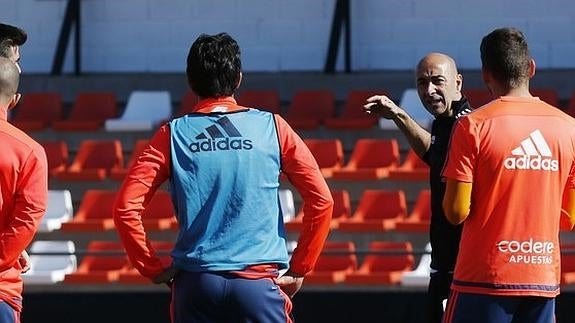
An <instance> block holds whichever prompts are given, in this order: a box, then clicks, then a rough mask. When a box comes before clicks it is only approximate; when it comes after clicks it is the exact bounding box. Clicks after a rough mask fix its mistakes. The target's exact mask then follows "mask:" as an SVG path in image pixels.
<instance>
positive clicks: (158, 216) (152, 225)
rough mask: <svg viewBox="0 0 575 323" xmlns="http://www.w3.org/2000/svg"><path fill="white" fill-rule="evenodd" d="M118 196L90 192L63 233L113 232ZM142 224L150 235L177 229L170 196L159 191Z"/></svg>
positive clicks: (67, 223)
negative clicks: (114, 212)
mask: <svg viewBox="0 0 575 323" xmlns="http://www.w3.org/2000/svg"><path fill="white" fill-rule="evenodd" d="M116 194H117V192H116V191H108V190H96V189H90V190H87V191H86V192H85V193H84V196H83V197H82V202H81V203H80V206H79V208H78V210H77V211H76V213H75V214H74V217H73V218H72V220H71V221H68V222H65V223H62V227H61V229H60V230H61V231H63V232H72V231H75V232H99V231H107V230H112V229H114V219H113V215H112V211H113V209H112V208H113V206H114V202H115V200H116ZM142 222H143V223H144V227H145V228H146V230H148V231H159V230H170V229H172V228H173V227H174V222H176V220H175V217H174V208H173V205H172V200H171V196H170V194H169V193H168V192H166V191H163V190H158V191H156V193H155V194H154V196H153V197H152V199H151V200H150V202H149V204H148V205H147V206H146V209H145V211H144V213H143V214H142Z"/></svg>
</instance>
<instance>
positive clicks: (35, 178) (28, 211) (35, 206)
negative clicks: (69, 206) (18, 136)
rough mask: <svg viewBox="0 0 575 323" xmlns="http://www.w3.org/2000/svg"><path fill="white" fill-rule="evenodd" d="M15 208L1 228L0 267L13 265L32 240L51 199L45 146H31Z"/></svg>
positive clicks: (21, 174) (3, 268)
mask: <svg viewBox="0 0 575 323" xmlns="http://www.w3.org/2000/svg"><path fill="white" fill-rule="evenodd" d="M16 185H17V187H16V191H15V199H14V209H13V211H12V218H11V221H10V223H6V224H5V225H4V226H3V227H4V229H3V230H2V231H0V271H2V272H3V271H5V270H6V268H8V267H10V266H12V265H13V264H14V262H15V261H16V260H17V259H18V257H20V254H21V253H22V251H23V250H24V249H26V247H27V246H28V245H29V244H30V242H32V239H33V238H34V234H36V231H37V229H38V226H39V225H40V222H41V221H42V217H43V216H44V213H45V212H46V205H47V200H48V162H47V161H46V153H45V152H44V149H43V148H42V147H41V146H40V145H38V146H37V147H35V148H34V150H32V153H31V154H30V155H29V156H28V158H27V159H26V161H25V163H24V164H23V166H22V168H21V169H20V174H19V177H18V180H17V182H16Z"/></svg>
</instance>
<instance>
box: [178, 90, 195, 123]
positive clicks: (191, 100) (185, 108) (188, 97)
mask: <svg viewBox="0 0 575 323" xmlns="http://www.w3.org/2000/svg"><path fill="white" fill-rule="evenodd" d="M199 101H200V98H198V96H197V95H196V93H194V91H192V90H189V91H187V92H186V94H184V97H183V98H182V101H181V102H180V106H179V107H178V112H177V113H176V117H181V116H183V115H186V114H188V113H191V112H192V110H193V109H194V107H195V106H196V104H198V102H199Z"/></svg>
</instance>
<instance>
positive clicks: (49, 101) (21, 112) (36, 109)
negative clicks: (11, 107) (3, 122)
mask: <svg viewBox="0 0 575 323" xmlns="http://www.w3.org/2000/svg"><path fill="white" fill-rule="evenodd" d="M14 112H15V114H14V115H13V117H12V118H11V123H12V124H13V125H14V126H16V127H18V128H19V129H22V130H23V131H25V132H26V131H38V130H43V129H45V128H46V127H49V126H50V125H51V124H52V122H54V121H58V120H62V117H63V113H64V107H63V104H62V96H61V95H60V93H57V92H34V93H26V94H24V95H23V96H22V99H21V100H20V103H18V106H16V109H15V111H14Z"/></svg>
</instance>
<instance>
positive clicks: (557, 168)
mask: <svg viewBox="0 0 575 323" xmlns="http://www.w3.org/2000/svg"><path fill="white" fill-rule="evenodd" d="M574 160H575V120H574V119H572V118H571V117H569V116H568V115H566V114H565V113H563V112H562V111H560V110H559V109H557V108H555V107H553V106H550V105H548V104H546V103H544V102H543V101H540V100H539V99H538V98H519V97H501V98H499V99H497V100H494V101H492V102H491V103H489V104H487V105H485V106H483V107H482V108H480V109H477V110H475V111H474V112H472V113H470V114H469V115H467V116H465V117H462V118H461V119H460V120H459V121H458V123H457V125H456V127H455V129H454V133H453V136H452V139H451V143H450V151H449V155H448V159H447V162H446V165H445V168H444V170H443V176H444V177H447V178H449V179H454V180H457V181H460V182H472V185H473V186H472V193H471V206H470V212H469V215H468V217H467V219H466V220H465V222H464V227H463V235H462V239H461V243H460V249H459V255H458V258H457V263H456V267H455V273H454V280H453V285H452V288H453V289H454V290H457V291H459V292H468V293H479V294H492V295H531V296H543V297H554V296H556V295H557V294H559V282H560V249H559V219H560V214H561V201H562V194H563V191H564V189H565V188H566V187H569V188H572V187H575V183H574V179H573V170H574V168H573V167H574Z"/></svg>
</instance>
